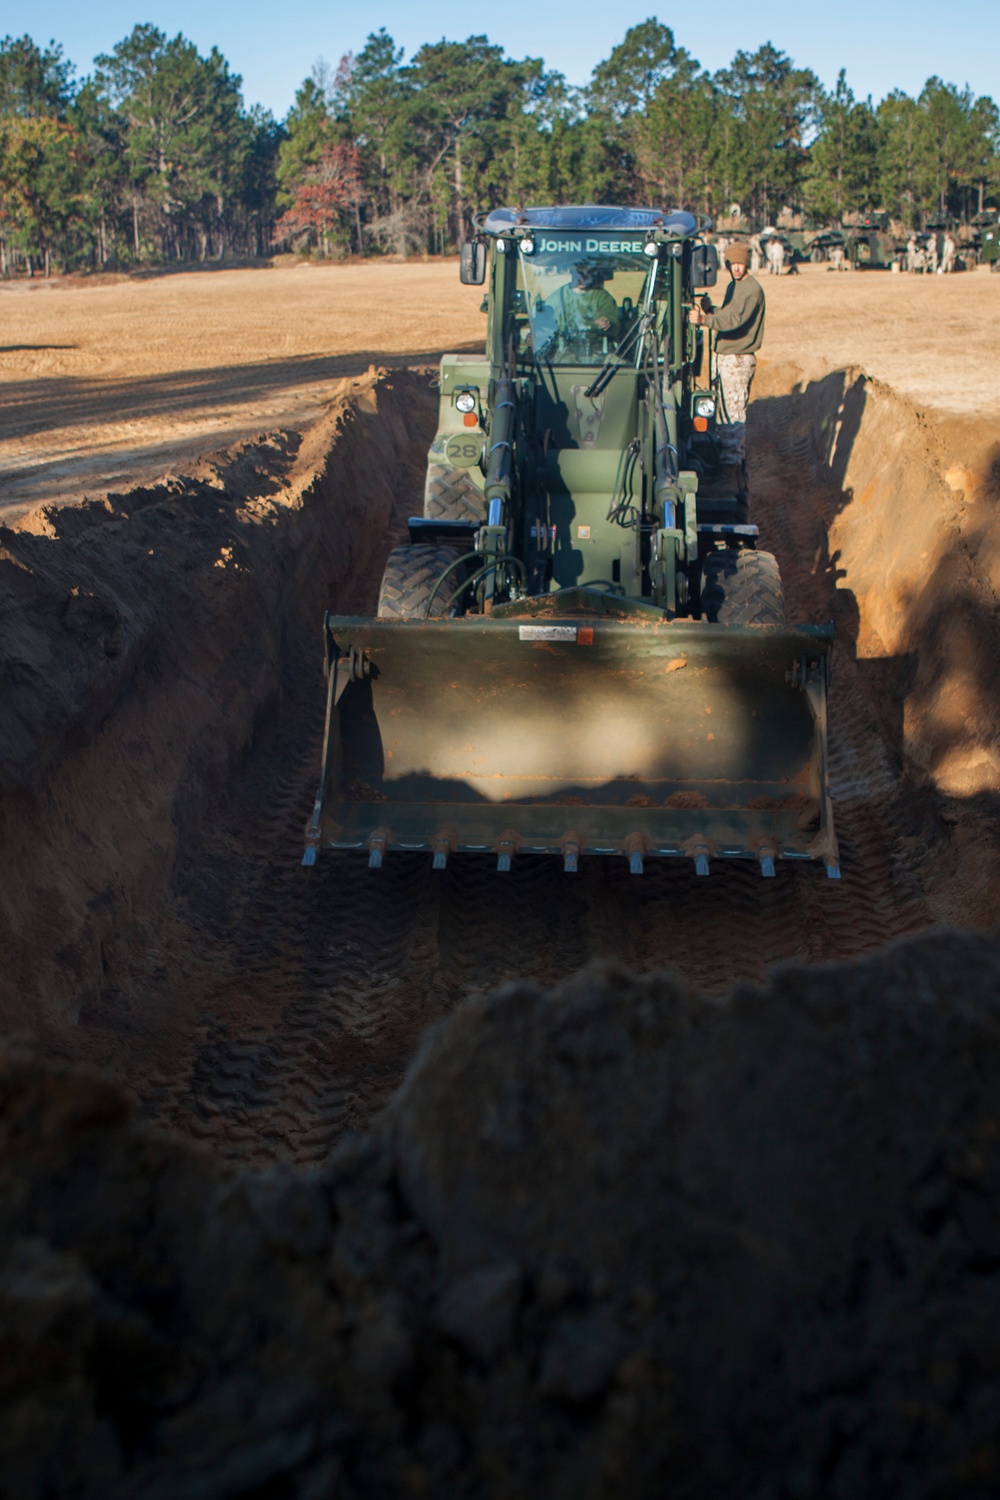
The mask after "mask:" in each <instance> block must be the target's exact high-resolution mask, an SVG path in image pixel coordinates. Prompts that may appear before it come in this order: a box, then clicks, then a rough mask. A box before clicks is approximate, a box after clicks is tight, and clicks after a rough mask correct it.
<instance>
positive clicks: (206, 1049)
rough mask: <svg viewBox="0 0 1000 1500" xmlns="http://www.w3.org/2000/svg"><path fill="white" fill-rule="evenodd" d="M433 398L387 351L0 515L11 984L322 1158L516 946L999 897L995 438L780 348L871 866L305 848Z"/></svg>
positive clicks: (796, 593) (969, 917)
mask: <svg viewBox="0 0 1000 1500" xmlns="http://www.w3.org/2000/svg"><path fill="white" fill-rule="evenodd" d="M433 420H434V393H433V391H432V389H431V387H430V384H429V381H428V379H427V377H426V376H425V375H420V374H418V373H406V372H397V373H394V374H392V375H391V376H387V375H385V374H384V373H383V374H378V373H377V372H371V373H370V374H369V376H368V377H366V378H364V379H360V380H355V381H349V382H347V381H345V382H344V384H343V388H342V390H341V392H340V394H339V396H338V398H337V400H336V401H335V402H334V403H333V405H332V407H331V409H330V410H329V412H328V413H327V415H326V416H325V417H324V418H323V419H322V420H321V421H320V422H319V423H318V424H316V425H315V426H314V427H313V428H311V429H309V430H308V431H307V432H306V433H305V434H297V433H292V432H287V433H278V434H269V435H267V436H265V437H262V438H261V439H260V440H258V441H257V442H254V443H250V444H247V445H244V446H243V447H242V448H240V449H238V450H235V451H234V452H232V453H229V454H225V455H219V456H217V457H216V458H214V459H211V460H207V461H205V462H204V463H203V464H202V465H200V466H199V468H198V469H197V470H196V471H195V472H194V473H193V474H192V475H187V476H177V477H176V478H173V479H171V480H169V481H167V482H164V484H162V485H160V486H157V487H155V488H153V489H145V490H140V491H133V492H131V493H129V494H125V495H111V496H108V497H106V498H105V499H103V500H101V501H98V502H92V503H89V504H87V505H84V506H81V507H78V508H73V509H60V510H58V511H49V510H46V509H40V510H38V511H35V512H31V513H30V514H29V515H28V516H27V517H25V518H24V519H23V520H22V521H21V522H20V523H18V524H17V525H16V526H15V527H13V528H7V529H4V530H3V531H2V532H0V546H2V548H3V551H2V554H0V563H2V567H3V577H4V587H5V590H6V603H5V609H6V615H7V620H8V627H9V628H8V630H7V633H6V636H5V645H4V658H3V663H2V671H3V674H4V676H3V680H4V685H5V698H6V701H7V703H8V704H9V705H11V709H12V711H11V712H10V713H9V714H8V715H7V716H6V718H5V723H4V728H3V731H2V733H3V735H4V742H3V788H2V791H3V800H2V813H0V816H2V819H3V822H2V840H3V847H4V850H5V860H6V868H7V870H8V872H16V877H14V878H11V874H9V875H8V878H7V879H6V880H5V882H4V888H3V896H2V914H0V923H2V929H3V932H2V935H3V940H4V951H5V954H6V958H7V962H6V964H5V967H4V972H3V974H2V976H0V1007H2V1015H3V1019H4V1021H5V1023H6V1025H7V1026H8V1027H17V1028H21V1029H27V1030H31V1031H34V1032H36V1033H41V1034H42V1036H43V1039H44V1045H45V1047H46V1048H47V1049H48V1050H49V1051H50V1052H51V1053H54V1054H55V1055H57V1056H65V1057H74V1058H79V1057H81V1056H83V1057H86V1058H89V1059H90V1060H92V1061H95V1062H98V1063H100V1064H101V1065H102V1066H104V1067H105V1068H106V1069H108V1070H109V1071H110V1072H111V1073H112V1074H113V1075H115V1076H116V1077H117V1078H119V1079H121V1080H122V1081H124V1082H127V1083H128V1085H129V1086H130V1087H131V1088H132V1089H133V1090H134V1091H135V1092H136V1094H137V1095H138V1097H139V1100H140V1103H141V1110H142V1113H143V1115H144V1116H145V1117H146V1118H147V1119H149V1120H152V1121H157V1122H160V1123H165V1124H169V1125H172V1126H174V1127H176V1128H177V1129H179V1130H180V1131H182V1132H184V1133H186V1134H188V1135H189V1136H191V1137H194V1138H196V1139H199V1140H203V1141H205V1142H207V1143H209V1144H210V1145H211V1146H212V1148H213V1150H214V1151H216V1152H218V1153H221V1154H223V1155H225V1156H229V1157H232V1158H235V1159H240V1160H248V1161H253V1162H260V1161H267V1160H272V1159H276V1160H291V1161H298V1162H308V1161H311V1160H317V1161H318V1160H321V1159H323V1158H325V1157H326V1156H327V1154H328V1153H329V1151H330V1149H331V1147H332V1146H333V1144H334V1143H335V1142H336V1141H337V1140H338V1138H340V1137H341V1136H342V1135H343V1134H344V1132H345V1131H346V1130H348V1129H363V1128H364V1127H365V1126H366V1125H367V1124H368V1122H369V1121H370V1120H371V1119H372V1117H373V1115H374V1113H375V1112H376V1111H377V1110H378V1109H379V1108H380V1107H381V1106H382V1105H383V1104H384V1103H385V1102H386V1100H387V1099H388V1098H389V1096H390V1095H391V1093H392V1092H393V1090H394V1089H395V1088H396V1087H397V1085H398V1084H399V1082H400V1079H401V1078H402V1076H403V1073H404V1071H405V1068H406V1066H407V1064H408V1062H409V1060H410V1059H411V1057H412V1056H413V1053H414V1049H415V1047H416V1045H417V1042H418V1039H419V1037H420V1035H421V1033H422V1032H423V1030H424V1029H425V1027H426V1026H427V1024H428V1023H429V1022H430V1021H432V1020H435V1019H436V1018H438V1017H440V1016H441V1015H443V1014H445V1013H446V1012H448V1011H449V1010H451V1009H452V1008H453V1007H454V1006H456V1005H457V1004H458V1003H459V1001H461V1000H462V999H464V998H465V997H466V996H468V995H469V993H470V992H475V991H476V990H479V989H488V988H490V987H492V986H494V985H495V984H497V983H499V982H502V981H505V980H530V981H532V982H535V983H539V984H543V985H548V984H553V983H556V982H558V981H560V980H561V979H563V978H564V977H565V976H566V975H568V974H570V973H572V972H574V971H575V970H576V969H578V968H579V967H580V966H581V965H582V964H584V963H586V962H587V961H588V960H591V959H595V958H597V959H602V958H613V959H617V960H620V961H622V962H624V963H625V964H626V965H628V966H629V967H630V968H631V969H632V970H634V971H638V972H649V971H654V970H659V969H662V968H672V969H674V970H676V971H678V972H679V973H680V974H681V975H682V976H684V977H685V979H687V980H689V981H690V982H691V983H693V984H695V985H696V986H698V987H699V988H700V989H701V990H703V991H707V992H709V993H711V992H715V993H720V992H722V991H724V990H726V989H727V988H728V987H729V986H731V985H732V984H733V983H735V982H737V981H746V980H749V981H757V982H762V981H763V980H764V979H765V977H766V975H767V973H768V970H769V968H770V967H771V966H772V965H774V964H776V963H779V962H781V961H786V960H797V961H805V962H818V961H829V960H837V959H845V958H851V957H854V956H857V955H860V954H864V953H867V952H869V951H871V950H873V949H876V948H878V947H880V946H881V945H883V944H884V943H886V942H888V941H890V940H892V939H894V938H897V937H900V936H902V935H905V934H908V933H915V932H918V931H920V930H921V929H923V928H926V927H928V926H932V925H935V924H937V923H940V922H944V921H948V922H954V923H957V924H958V925H966V926H987V925H989V924H990V923H992V922H994V921H995V920H996V918H997V896H996V892H997V891H998V889H1000V884H998V881H997V874H998V873H1000V872H998V870H997V854H996V847H997V845H996V824H997V791H998V789H1000V775H998V767H1000V761H998V754H997V743H998V740H997V709H996V704H997V702H998V695H997V692H996V688H997V683H996V667H995V663H996V661H997V655H996V651H995V645H996V641H995V632H996V618H997V616H996V613H995V589H996V586H997V568H998V563H997V555H996V552H995V550H994V545H995V544H994V542H993V539H992V538H993V529H994V528H993V522H994V520H995V515H996V504H997V484H996V473H995V471H994V470H993V469H992V468H991V457H990V454H989V453H988V452H987V451H985V449H984V450H983V452H982V453H980V454H978V455H975V454H966V455H965V459H966V461H965V463H964V464H963V463H959V461H958V459H957V457H956V456H955V455H954V454H952V453H949V451H948V447H947V442H946V441H945V439H944V437H943V436H942V434H941V432H940V430H939V429H937V428H935V427H934V426H933V425H932V424H928V423H927V422H926V420H925V419H923V418H922V417H921V416H920V415H919V414H918V413H917V412H915V411H914V409H913V408H912V407H911V406H909V405H908V404H907V403H906V402H904V401H902V400H899V399H898V398H897V397H895V396H894V395H893V393H892V392H891V391H888V390H887V389H886V388H885V387H882V386H879V385H878V384H877V383H875V382H872V381H870V380H867V379H866V377H865V376H864V375H863V374H862V373H861V372H859V371H848V372H838V373H836V374H834V375H831V376H829V377H827V378H826V379H825V380H822V381H818V382H812V383H803V382H802V381H800V380H799V379H798V377H797V374H796V372H794V371H792V370H788V369H776V368H772V369H770V370H768V369H764V370H763V371H762V373H761V379H760V381H759V385H758V392H757V399H756V400H755V402H754V405H753V407H752V410H751V427H750V434H751V449H752V466H753V475H754V488H755V496H756V502H755V503H756V516H755V519H756V520H757V521H758V523H759V525H760V527H761V531H762V537H763V539H764V541H765V544H766V545H769V546H770V547H771V548H772V550H774V551H775V552H776V554H777V555H778V559H779V562H780V564H781V568H782V574H783V577H784V581H785V589H786V597H787V601H788V606H789V614H790V617H791V618H793V619H803V620H806V619H811V620H817V619H825V618H830V617H831V616H832V617H833V618H835V620H836V623H837V630H838V636H837V640H838V644H837V652H836V662H835V682H834V687H833V692H832V697H831V757H832V760H831V769H832V782H833V797H834V805H835V813H836V818H837V825H838V831H839V834H840V839H841V846H842V858H843V879H842V881H841V882H840V883H839V885H838V884H834V883H831V882H828V881H827V880H826V878H825V875H824V874H823V872H822V871H821V870H812V869H801V868H779V873H778V877H777V878H776V879H775V880H773V881H763V880H761V879H760V877H759V875H758V874H757V873H756V871H755V870H752V869H749V868H748V869H743V868H738V867H736V866H723V867H722V868H720V869H719V870H718V871H716V872H715V873H714V874H713V876H712V877H711V879H710V880H708V881H705V880H698V881H696V880H694V879H693V878H692V876H691V873H690V871H689V870H688V869H687V868H686V867H684V868H682V867H674V866H672V865H666V864H664V865H661V866H657V867H655V868H652V869H647V874H646V875H645V876H644V877H643V878H642V879H641V880H637V879H635V878H634V877H631V876H629V874H628V872H627V869H626V868H625V867H624V862H622V864H620V865H619V864H615V863H613V862H607V861H596V860H595V861H592V862H585V863H584V868H583V869H582V871H581V873H580V875H579V876H578V877H577V878H570V877H567V876H565V875H564V874H563V872H562V870H561V867H559V865H558V864H557V862H556V861H548V860H539V861H531V862H528V861H525V862H523V863H518V862H516V863H515V868H514V870H513V871H512V872H511V874H510V875H509V876H504V877H499V876H497V875H496V874H495V872H494V871H493V869H492V868H491V867H490V866H489V865H488V864H487V863H486V862H485V861H482V860H478V859H476V858H473V857H465V858H460V859H454V860H452V861H451V862H450V864H449V868H448V870H447V871H446V872H444V873H443V874H435V873H433V872H432V871H431V870H430V868H429V860H427V859H425V858H423V857H420V856H406V855H401V856H398V857H393V858H392V859H390V860H389V861H388V863H387V865H386V867H385V868H384V869H383V870H382V871H381V872H379V873H378V874H372V873H369V872H368V870H367V869H366V868H365V863H364V861H363V860H362V859H360V858H358V857H355V856H347V857H344V858H336V859H335V858H324V859H323V860H322V861H321V863H320V865H319V867H318V868H317V869H315V870H312V871H310V870H303V869H301V868H300V866H299V863H298V861H299V855H300V852H301V831H302V826H303V823H304V820H305V817H306V815H307V813H308V810H309V806H310V802H311V798H312V794H313V791H314V783H315V776H316V766H317V762H318V751H319V739H320V734H321V729H322V711H323V688H322V679H321V675H320V639H319V625H320V622H321V619H322V612H323V610H324V608H327V607H329V608H333V609H336V610H337V611H341V612H352V613H353V612H357V613H363V612H366V611H368V610H371V609H372V608H373V606H374V602H375V597H376V594H377V589H378V581H379V577H380V574H381V569H382V563H383V560H384V557H385V555H386V553H387V551H388V550H389V548H390V547H391V546H392V545H393V544H394V543H395V542H396V541H397V540H399V539H400V538H401V537H402V536H403V534H404V531H405V519H406V516H407V515H408V514H410V513H412V511H413V510H414V509H416V508H417V505H418V500H417V497H418V495H419V492H420V487H421V482H420V481H421V472H422V466H423V456H424V452H425V450H426V445H427V441H428V437H429V434H430V432H431V430H432V426H433Z"/></svg>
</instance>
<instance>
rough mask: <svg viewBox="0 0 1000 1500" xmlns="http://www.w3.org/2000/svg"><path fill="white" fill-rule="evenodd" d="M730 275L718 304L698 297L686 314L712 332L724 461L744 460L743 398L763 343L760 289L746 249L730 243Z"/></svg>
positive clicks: (745, 427) (761, 289) (719, 427)
mask: <svg viewBox="0 0 1000 1500" xmlns="http://www.w3.org/2000/svg"><path fill="white" fill-rule="evenodd" d="M726 266H727V267H728V270H729V274H730V276H731V278H732V280H731V281H730V283H729V285H728V287H727V288H726V295H725V296H724V297H723V299H722V305H721V306H720V307H716V306H715V305H714V304H713V303H712V301H711V299H710V298H708V297H702V299H701V306H700V307H693V308H692V309H691V311H690V313H689V314H688V317H689V319H690V321H691V322H692V323H698V324H702V325H703V326H704V327H706V328H713V329H714V330H715V353H716V362H717V365H718V370H719V384H720V386H721V387H722V413H721V420H720V421H719V423H718V434H719V446H720V449H721V454H720V456H721V458H722V461H723V463H726V464H736V465H742V464H743V463H744V462H745V461H746V451H747V449H746V432H747V426H746V423H747V402H748V401H749V399H750V387H751V385H752V384H753V377H754V371H755V370H756V368H757V350H758V349H759V348H760V346H761V344H762V343H763V341H764V288H763V287H762V286H761V284H760V282H759V281H758V280H757V278H756V277H755V276H752V275H751V274H750V247H749V245H744V244H741V243H739V242H737V241H734V242H733V243H732V244H731V245H730V246H729V247H728V249H727V251H726Z"/></svg>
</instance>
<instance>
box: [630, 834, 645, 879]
mask: <svg viewBox="0 0 1000 1500" xmlns="http://www.w3.org/2000/svg"><path fill="white" fill-rule="evenodd" d="M645 853H646V843H645V840H644V839H643V836H642V834H641V833H630V834H629V836H628V838H627V839H626V840H625V858H626V859H627V860H628V872H629V874H630V875H641V874H642V872H643V858H644V856H645Z"/></svg>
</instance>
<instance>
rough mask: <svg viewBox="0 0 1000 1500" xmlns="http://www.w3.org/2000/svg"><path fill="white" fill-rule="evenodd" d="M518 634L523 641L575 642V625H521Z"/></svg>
mask: <svg viewBox="0 0 1000 1500" xmlns="http://www.w3.org/2000/svg"><path fill="white" fill-rule="evenodd" d="M517 633H518V636H519V638H520V639H521V640H522V641H575V640H576V626H575V625H519V626H518V627H517Z"/></svg>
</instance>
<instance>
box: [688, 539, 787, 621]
mask: <svg viewBox="0 0 1000 1500" xmlns="http://www.w3.org/2000/svg"><path fill="white" fill-rule="evenodd" d="M701 614H702V619H704V620H709V621H711V622H712V623H713V624H716V625H784V623H785V599H784V595H783V593H782V590H781V574H780V573H779V572H778V564H777V561H776V560H775V558H774V557H773V556H772V555H771V553H770V552H712V553H710V554H709V556H708V557H706V559H705V561H704V563H703V565H702V571H701Z"/></svg>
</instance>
